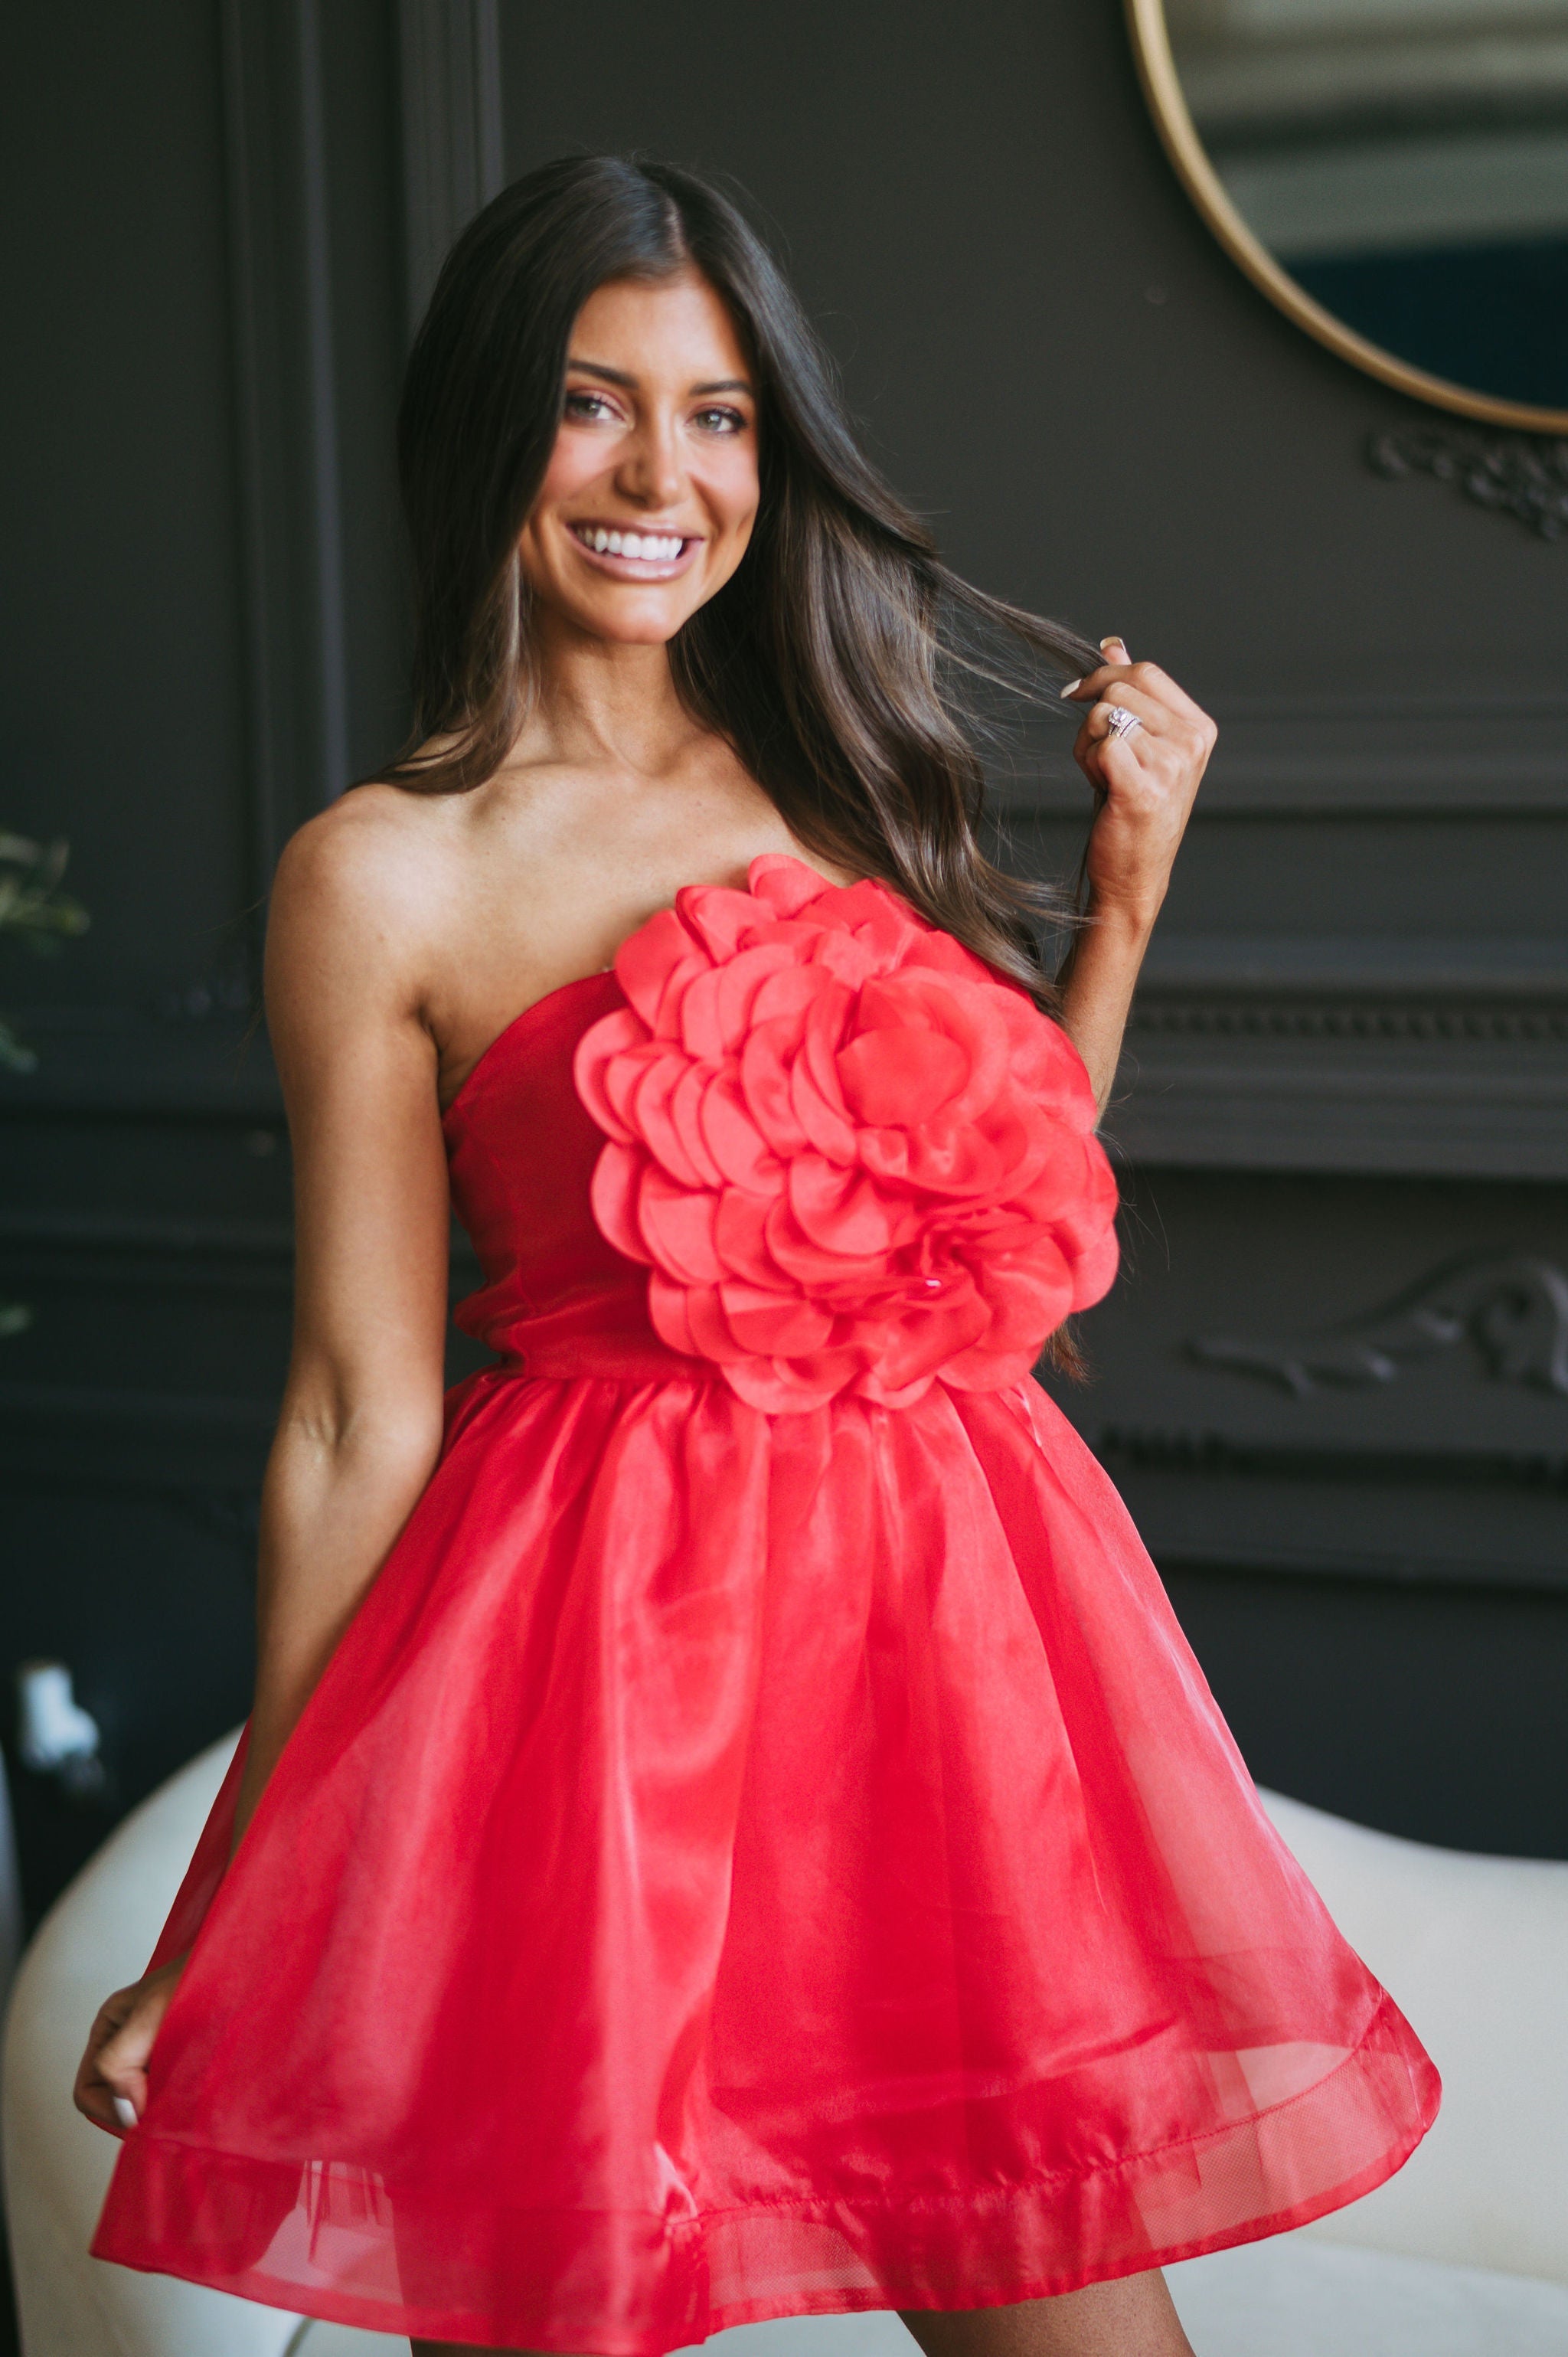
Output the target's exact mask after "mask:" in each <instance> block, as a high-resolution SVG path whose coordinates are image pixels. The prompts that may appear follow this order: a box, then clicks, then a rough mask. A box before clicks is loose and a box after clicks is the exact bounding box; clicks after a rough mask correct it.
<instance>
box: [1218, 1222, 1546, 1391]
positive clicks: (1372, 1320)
mask: <svg viewBox="0 0 1568 2357" xmlns="http://www.w3.org/2000/svg"><path fill="white" fill-rule="evenodd" d="M1466 1339H1468V1340H1470V1341H1471V1342H1472V1343H1473V1344H1475V1346H1476V1347H1477V1349H1478V1350H1479V1351H1481V1353H1482V1355H1483V1357H1484V1358H1485V1359H1486V1361H1487V1364H1488V1366H1489V1368H1490V1370H1491V1372H1492V1374H1493V1375H1494V1376H1495V1377H1496V1378H1497V1379H1498V1381H1500V1382H1503V1383H1529V1384H1530V1385H1532V1386H1534V1387H1535V1388H1537V1389H1539V1390H1542V1391H1549V1392H1555V1393H1557V1394H1559V1396H1561V1397H1563V1398H1568V1273H1565V1272H1564V1271H1563V1269H1561V1268H1559V1267H1557V1266H1556V1265H1555V1264H1554V1263H1553V1262H1552V1261H1547V1260H1535V1259H1531V1258H1529V1257H1527V1256H1525V1255H1523V1254H1508V1255H1497V1254H1494V1255H1492V1256H1490V1257H1487V1258H1484V1259H1476V1260H1463V1261H1455V1262H1449V1263H1446V1264H1445V1265H1444V1266H1443V1267H1441V1268H1439V1269H1436V1270H1434V1273H1433V1274H1432V1275H1430V1276H1428V1277H1425V1278H1423V1280H1422V1281H1421V1283H1420V1284H1418V1285H1415V1286H1412V1287H1411V1288H1410V1289H1409V1290H1408V1291H1407V1292H1405V1293H1402V1294H1401V1295H1400V1296H1399V1297H1397V1298H1396V1299H1395V1300H1393V1301H1391V1302H1390V1303H1388V1304H1387V1305H1386V1306H1385V1307H1384V1308H1380V1309H1375V1310H1369V1311H1368V1312H1367V1313H1366V1315H1365V1316H1363V1317H1361V1318H1353V1319H1351V1320H1350V1321H1349V1322H1348V1324H1345V1325H1342V1326H1337V1327H1333V1328H1330V1329H1328V1330H1327V1331H1326V1332H1324V1333H1321V1334H1313V1335H1307V1336H1305V1337H1301V1338H1296V1339H1286V1340H1278V1341H1270V1340H1262V1341H1248V1340H1244V1339H1232V1338H1231V1337H1230V1336H1226V1335H1208V1336H1204V1337H1200V1338H1199V1339H1197V1340H1194V1341H1191V1342H1189V1343H1188V1345H1187V1349H1188V1351H1190V1352H1191V1355H1192V1356H1193V1357H1194V1358H1195V1359H1197V1361H1199V1362H1200V1363H1201V1364H1202V1365H1204V1366H1209V1367H1224V1368H1226V1369H1228V1370H1230V1372H1234V1373H1238V1374H1247V1375H1257V1376H1259V1377H1261V1378H1262V1380H1263V1381H1264V1382H1267V1383H1278V1384H1280V1385H1281V1386H1282V1387H1283V1389H1284V1390H1285V1391H1288V1392H1289V1393H1291V1394H1292V1395H1293V1396H1294V1398H1296V1399H1307V1398H1310V1397H1311V1395H1312V1394H1314V1393H1315V1392H1317V1391H1321V1390H1322V1389H1323V1388H1324V1387H1325V1386H1326V1385H1328V1384H1336V1385H1362V1384H1373V1383H1392V1382H1393V1381H1394V1379H1395V1377H1396V1376H1397V1375H1398V1374H1399V1373H1400V1371H1401V1368H1402V1365H1403V1363H1404V1362H1405V1361H1407V1360H1411V1359H1422V1358H1430V1357H1431V1356H1432V1355H1433V1353H1434V1351H1447V1350H1451V1349H1453V1347H1454V1346H1455V1344H1456V1343H1459V1342H1462V1341H1464V1340H1466Z"/></svg>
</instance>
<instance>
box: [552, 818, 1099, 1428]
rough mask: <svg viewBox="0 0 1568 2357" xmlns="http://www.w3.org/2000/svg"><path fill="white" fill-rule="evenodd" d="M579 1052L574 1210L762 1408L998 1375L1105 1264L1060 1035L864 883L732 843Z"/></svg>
mask: <svg viewBox="0 0 1568 2357" xmlns="http://www.w3.org/2000/svg"><path fill="white" fill-rule="evenodd" d="M615 970H616V974H617V976H618V980H619V982H620V985H621V988H622V990H623V991H624V992H625V995H626V997H627V1000H628V1005H627V1006H625V1007H622V1008H618V1010H617V1011H616V1012H615V1013H614V1014H612V1015H607V1016H605V1017H602V1019H601V1020H600V1021H599V1022H597V1023H595V1024H594V1025H592V1026H591V1028H589V1029H588V1030H587V1031H586V1032H585V1034H584V1037H583V1039H582V1041H581V1043H580V1045H579V1047H578V1049H577V1055H576V1063H575V1078H576V1085H577V1092H578V1094H579V1096H580V1097H581V1098H582V1101H583V1103H585V1106H586V1107H587V1109H588V1111H589V1113H590V1114H592V1116H593V1118H594V1120H595V1121H596V1124H597V1125H598V1126H599V1127H600V1128H601V1129H602V1130H603V1131H604V1133H605V1135H606V1137H607V1140H608V1143H607V1145H606V1146H605V1148H604V1150H603V1152H602V1153H601V1155H600V1156H599V1158H598V1161H597V1164H596V1167H595V1170H594V1180H593V1207H594V1216H595V1218H596V1221H597V1222H598V1225H599V1228H600V1231H601V1232H602V1233H603V1234H604V1235H605V1236H606V1238H607V1240H608V1241H609V1243H612V1244H614V1245H615V1246H616V1248H617V1249H618V1251H620V1252H622V1253H624V1254H627V1255H628V1258H630V1259H632V1260H636V1261H643V1262H647V1263H648V1264H649V1265H650V1267H651V1270H652V1275H651V1276H650V1280H649V1310H650V1317H651V1318H652V1322H653V1325H654V1327H655V1329H656V1330H657V1331H658V1333H659V1334H660V1337H661V1339H662V1340H664V1341H665V1342H667V1343H668V1344H669V1345H670V1347H671V1350H675V1351H684V1352H687V1353H689V1354H691V1355H693V1356H694V1357H698V1358H703V1359H708V1360H712V1361H714V1362H715V1363H716V1365H717V1366H718V1368H719V1369H720V1370H721V1372H723V1374H724V1375H725V1378H726V1380H727V1381H728V1382H729V1383H730V1384H731V1385H732V1386H733V1388H734V1389H735V1390H736V1392H737V1393H738V1394H740V1396H741V1398H742V1399H744V1400H748V1401H749V1402H750V1403H751V1404H752V1405H754V1406H756V1407H759V1408H763V1409H766V1410H768V1411H769V1412H772V1413H778V1412H779V1411H781V1410H788V1409H806V1408H812V1407H816V1406H819V1405H822V1403H823V1402H824V1401H826V1400H829V1399H832V1398H833V1397H834V1396H835V1394H839V1393H841V1392H846V1393H854V1394H859V1395H860V1396H861V1397H863V1398H865V1399H871V1400H877V1401H881V1402H883V1403H884V1404H886V1405H888V1406H896V1407H901V1406H905V1405H908V1403H910V1402H911V1401H913V1400H917V1399H918V1398H919V1396H920V1394H922V1392H924V1391H925V1390H927V1388H928V1387H929V1385H930V1384H931V1383H934V1382H936V1381H937V1380H938V1379H939V1378H940V1381H941V1382H942V1383H949V1384H951V1385H953V1386H954V1387H955V1388H957V1389H959V1390H963V1391H996V1390H1000V1389H1002V1388H1003V1387H1004V1385H1006V1384H1008V1383H1015V1382H1017V1381H1019V1380H1020V1379H1021V1378H1022V1377H1023V1376H1024V1375H1026V1373H1027V1372H1028V1371H1029V1369H1030V1367H1031V1366H1032V1365H1033V1363H1034V1361H1035V1360H1036V1357H1037V1356H1038V1354H1039V1351H1040V1349H1041V1346H1042V1345H1043V1343H1044V1342H1045V1340H1046V1339H1047V1336H1048V1335H1049V1334H1050V1333H1051V1332H1052V1330H1053V1329H1055V1328H1056V1327H1057V1326H1058V1325H1059V1324H1060V1323H1061V1321H1062V1319H1063V1318H1065V1317H1066V1316H1067V1315H1068V1313H1069V1311H1070V1310H1073V1309H1081V1308H1086V1307H1087V1306H1088V1305H1089V1303H1090V1302H1092V1301H1098V1300H1099V1299H1100V1297H1101V1295H1102V1294H1103V1293H1105V1291H1106V1290H1107V1289H1108V1287H1109V1286H1110V1284H1111V1281H1112V1276H1113V1275H1114V1274H1115V1269H1116V1239H1115V1231H1114V1225H1113V1222H1114V1216H1115V1209H1116V1189H1115V1184H1114V1181H1113V1180H1112V1175H1111V1170H1110V1166H1109V1165H1108V1163H1107V1161H1106V1158H1105V1156H1104V1153H1103V1152H1102V1150H1101V1146H1100V1145H1099V1142H1098V1141H1097V1139H1096V1138H1095V1137H1094V1135H1093V1125H1094V1113H1095V1108H1094V1098H1093V1092H1092V1091H1091V1089H1090V1083H1089V1078H1088V1075H1087V1073H1086V1072H1085V1071H1084V1069H1083V1065H1082V1063H1081V1062H1080V1061H1079V1057H1078V1055H1077V1053H1076V1052H1075V1050H1074V1049H1073V1047H1072V1045H1071V1043H1070V1041H1069V1039H1067V1037H1066V1035H1065V1034H1064V1033H1063V1032H1062V1031H1060V1030H1059V1029H1058V1027H1057V1026H1056V1025H1055V1024H1053V1023H1051V1022H1049V1021H1047V1018H1046V1017H1044V1016H1043V1015H1041V1014H1040V1013H1039V1011H1038V1009H1037V1008H1036V1006H1034V1004H1033V1003H1032V1001H1031V1000H1030V999H1029V998H1028V997H1027V996H1026V995H1025V994H1024V993H1023V992H1022V991H1021V990H1018V989H1017V988H1015V986H1014V985H1012V984H1010V983H1005V982H1002V981H1000V980H998V978H997V977H996V975H995V974H993V973H992V972H991V970H990V968H989V967H987V966H985V965H984V964H983V963H981V961H980V960H979V959H978V958H976V957H974V956H973V955H972V953H971V952H969V951H968V950H966V949H964V948H963V947H962V946H961V944H960V943H959V942H955V941H954V940H952V938H951V937H950V935H949V934H947V933H943V932H940V931H936V930H935V929H934V928H932V927H931V926H929V925H928V924H927V923H925V922H924V920H922V919H921V918H919V917H918V916H917V915H916V914H915V912H914V910H913V909H910V908H909V907H908V906H907V905H906V903H905V902H904V901H902V900H901V899H898V898H897V895H896V894H895V893H893V892H891V891H889V890H888V889H887V888H886V886H884V885H882V884H878V883H863V884H855V885H853V886H850V887H848V888H841V887H837V886H833V885H827V884H824V883H823V881H822V877H820V876H819V875H817V874H816V873H815V871H814V870H813V869H812V868H811V867H808V866H805V865H804V864H803V863H802V862H801V861H800V860H798V859H789V858H783V857H779V856H773V855H769V856H766V857H764V858H760V859H754V860H753V861H752V863H751V867H750V870H749V872H748V875H747V878H746V890H745V891H744V892H740V891H731V890H727V889H723V888H709V887H702V886H696V887H692V888H688V889H686V890H685V891H682V893H681V894H680V895H679V897H678V899H677V900H676V904H675V907H674V908H673V909H669V910H666V911H664V912H663V913H662V914H660V915H659V916H657V917H654V918H652V919H651V920H650V921H649V923H647V924H646V925H644V926H642V927H641V928H640V930H639V931H637V932H635V933H634V934H633V935H632V936H631V938H630V940H629V941H628V942H625V943H623V945H622V947H621V950H620V953H619V955H618V957H617V959H616V963H615Z"/></svg>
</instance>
